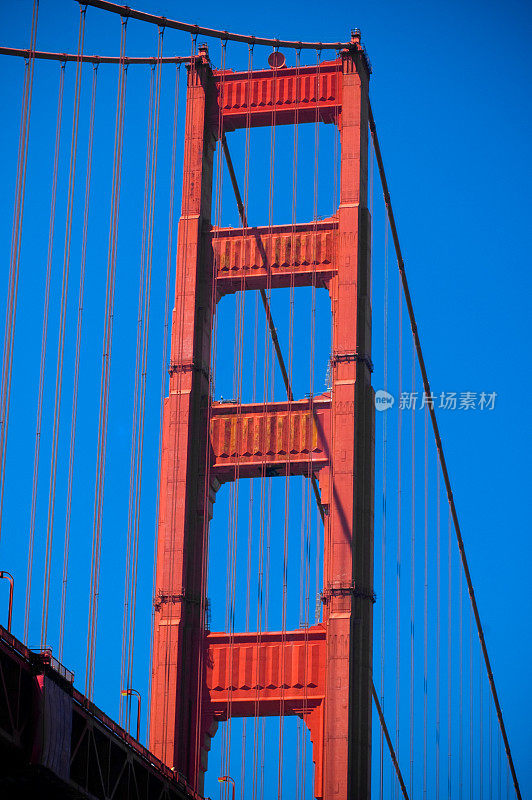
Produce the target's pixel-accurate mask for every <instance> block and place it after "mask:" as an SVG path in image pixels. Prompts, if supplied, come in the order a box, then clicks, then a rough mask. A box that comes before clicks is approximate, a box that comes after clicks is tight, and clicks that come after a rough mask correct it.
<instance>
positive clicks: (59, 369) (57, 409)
mask: <svg viewBox="0 0 532 800" xmlns="http://www.w3.org/2000/svg"><path fill="white" fill-rule="evenodd" d="M84 36H85V9H84V8H82V7H81V6H80V18H79V33H78V53H79V54H80V55H81V54H82V53H83V43H84ZM81 71H82V63H81V61H78V63H77V67H76V81H75V87H74V110H73V116H72V137H71V142H70V164H69V171H68V193H67V212H66V222H65V244H64V253H63V276H62V282H61V307H60V313H59V341H58V346H57V366H56V375H55V397H54V418H53V419H54V422H53V432H52V453H51V459H50V485H49V491H48V519H47V526H46V557H45V568H44V588H43V607H42V617H41V648H44V647H46V638H47V632H48V606H49V601H50V576H51V566H52V546H53V534H54V518H55V493H56V480H57V456H58V450H59V425H60V420H61V394H62V384H63V363H64V354H65V335H66V318H67V308H68V276H69V269H70V245H71V241H72V216H73V213H74V187H75V180H76V153H77V143H78V123H79V106H80V96H81Z"/></svg>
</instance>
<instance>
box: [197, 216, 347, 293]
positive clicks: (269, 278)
mask: <svg viewBox="0 0 532 800" xmlns="http://www.w3.org/2000/svg"><path fill="white" fill-rule="evenodd" d="M337 231H338V221H337V220H336V219H335V218H330V219H326V220H319V221H317V222H308V223H303V224H298V225H274V226H271V227H267V226H264V227H256V228H213V230H212V247H213V251H214V263H215V268H216V282H217V288H218V292H219V294H220V295H224V294H229V293H232V292H237V291H239V290H241V289H268V288H272V289H277V288H285V287H290V286H317V287H324V286H326V285H327V283H328V281H330V279H331V278H332V277H333V276H334V275H335V274H336V250H337V235H338V234H337Z"/></svg>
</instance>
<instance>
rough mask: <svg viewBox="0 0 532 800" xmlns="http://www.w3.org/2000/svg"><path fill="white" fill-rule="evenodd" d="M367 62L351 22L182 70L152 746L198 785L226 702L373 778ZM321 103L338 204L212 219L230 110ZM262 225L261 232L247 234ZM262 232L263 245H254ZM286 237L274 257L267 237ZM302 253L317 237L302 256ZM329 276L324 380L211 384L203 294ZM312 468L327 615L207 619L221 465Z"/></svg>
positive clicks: (354, 775)
mask: <svg viewBox="0 0 532 800" xmlns="http://www.w3.org/2000/svg"><path fill="white" fill-rule="evenodd" d="M368 81H369V68H368V64H367V60H366V58H365V55H364V52H363V50H362V48H361V46H360V43H359V39H358V37H357V36H356V35H355V36H354V38H353V43H352V47H350V48H349V49H347V50H345V51H343V52H341V54H340V56H339V58H338V59H336V60H334V61H328V62H321V63H320V65H319V68H318V67H317V66H314V67H300V68H299V69H297V70H296V69H295V68H283V69H274V70H261V71H255V72H252V73H251V74H248V73H247V72H243V73H238V72H232V71H225V72H223V73H222V72H213V71H212V69H211V66H210V64H209V60H208V55H207V52H206V50H200V58H199V59H198V60H197V61H196V62H195V64H193V65H192V66H191V67H190V69H189V72H188V88H187V112H186V130H185V150H184V176H183V198H182V207H181V219H180V222H179V233H178V255H177V277H176V296H175V307H174V312H173V318H172V346H171V347H172V349H171V368H170V393H169V397H168V398H167V399H166V401H165V408H164V422H163V451H162V462H161V463H162V466H161V496H160V517H159V541H158V555H157V575H156V597H155V630H154V647H153V675H152V698H151V733H150V749H151V750H152V752H153V753H155V754H156V755H157V756H159V757H160V758H161V759H162V760H163V761H165V762H166V763H167V764H169V765H170V766H174V767H175V768H176V769H177V770H179V771H180V772H182V773H183V774H184V775H185V776H186V777H187V779H188V780H189V782H190V783H191V784H192V785H193V786H196V787H197V789H198V790H199V791H201V790H202V786H203V773H204V771H205V769H206V761H207V758H206V757H207V751H208V748H209V737H210V736H212V735H213V734H214V731H215V729H216V722H217V721H218V720H223V719H224V718H225V715H226V714H227V703H228V699H229V695H230V698H231V714H232V716H233V717H235V716H250V715H253V714H254V713H256V709H257V708H258V713H259V715H271V716H279V715H280V714H281V713H283V714H291V715H299V716H301V717H303V719H304V720H305V722H306V724H307V725H308V727H309V729H310V733H311V738H312V742H313V758H314V763H315V776H314V794H315V796H316V797H317V798H324V800H346V798H356V799H357V800H362V799H363V798H369V796H370V764H371V685H372V603H373V464H374V402H373V390H372V387H371V360H370V353H371V307H370V217H369V212H368V209H367V171H368V170H367V161H368V155H367V151H368ZM296 109H297V119H298V121H299V122H310V121H314V120H315V119H316V115H317V114H318V115H319V117H318V118H319V119H320V120H322V121H324V122H330V123H337V124H338V125H339V128H340V133H341V181H340V184H341V185H340V206H339V208H338V210H337V212H336V214H335V215H334V216H333V217H332V218H330V219H329V220H326V221H323V222H318V223H312V224H301V225H296V226H293V225H287V226H286V227H283V226H276V228H275V232H273V233H272V231H271V228H268V227H265V228H253V229H251V228H248V229H245V230H238V229H214V228H213V226H212V225H211V196H212V171H213V152H214V148H215V144H216V141H217V139H218V138H219V136H220V134H221V133H224V134H225V133H226V132H230V131H233V130H235V129H237V128H242V127H245V126H246V125H251V126H267V125H271V124H272V122H273V118H274V115H275V124H276V125H279V124H293V123H294V121H295V118H296ZM257 243H259V244H260V246H259V245H257ZM259 250H260V253H259ZM280 252H282V253H283V254H284V256H283V258H280V257H279V255H278V254H279V253H280ZM304 253H306V254H308V253H311V254H312V257H311V258H310V259H309V258H308V257H307V256H306V255H303V254H304ZM291 281H292V282H293V285H295V286H303V285H311V283H312V281H317V283H316V285H317V286H321V287H324V288H327V289H328V291H329V294H330V297H331V304H332V316H333V356H332V393H331V395H330V396H329V395H327V396H323V397H321V398H314V399H313V400H308V399H304V400H297V399H296V400H291V401H290V400H287V401H286V402H283V403H269V404H268V405H267V406H265V405H264V404H262V403H261V404H257V405H245V404H235V405H227V404H223V405H220V404H217V403H216V402H212V401H211V398H210V357H211V329H212V312H213V306H214V304H215V303H216V301H217V299H218V298H219V297H221V296H222V295H223V294H224V293H228V292H234V291H236V290H238V289H240V288H245V289H259V288H266V287H267V286H271V287H273V288H275V287H278V286H290V285H291ZM265 463H267V464H268V465H276V466H278V467H280V468H281V469H279V472H280V473H281V474H292V475H293V474H308V472H309V469H310V470H311V471H312V472H313V473H314V474H315V476H316V477H317V479H318V481H319V486H320V492H321V503H322V507H323V508H324V510H325V532H324V543H325V544H324V546H325V552H324V576H323V587H324V592H323V601H324V606H323V622H322V623H320V624H318V625H315V626H312V627H311V628H307V629H300V630H296V631H292V632H285V633H277V632H266V633H261V634H260V635H259V634H257V633H241V634H239V633H236V634H233V635H231V637H230V636H229V634H227V633H223V632H222V633H211V632H207V631H206V629H205V594H206V585H205V584H206V579H205V576H206V560H207V542H208V523H209V519H210V518H211V516H212V503H213V500H214V493H215V491H216V489H217V487H218V486H219V485H220V483H221V482H224V481H230V480H233V479H234V478H235V474H236V471H237V470H238V474H239V476H240V477H246V476H249V477H252V476H257V475H261V474H264V464H265Z"/></svg>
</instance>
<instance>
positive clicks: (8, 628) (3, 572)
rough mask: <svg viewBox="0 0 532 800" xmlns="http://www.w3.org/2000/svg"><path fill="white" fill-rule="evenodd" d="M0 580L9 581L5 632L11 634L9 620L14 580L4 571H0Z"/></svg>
mask: <svg viewBox="0 0 532 800" xmlns="http://www.w3.org/2000/svg"><path fill="white" fill-rule="evenodd" d="M0 578H5V579H6V580H8V581H9V608H8V612H7V630H8V632H9V633H11V618H12V617H13V587H14V585H15V580H14V578H13V576H12V575H11V573H10V572H6V571H5V570H4V569H3V570H0Z"/></svg>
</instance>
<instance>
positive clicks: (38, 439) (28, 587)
mask: <svg viewBox="0 0 532 800" xmlns="http://www.w3.org/2000/svg"><path fill="white" fill-rule="evenodd" d="M64 85H65V65H64V64H62V65H61V71H60V77H59V97H58V102H57V119H56V129H55V148H54V162H53V164H54V165H53V172H52V191H51V200H50V224H49V227H48V256H47V263H46V281H45V288H44V303H43V320H42V336H41V359H40V367H39V390H38V395H37V418H36V423H35V446H34V452H33V481H32V489H31V513H30V530H29V535H28V540H29V544H28V566H27V577H26V603H25V612H24V643H25V644H26V645H27V643H28V634H29V623H30V607H31V589H32V574H33V550H34V543H35V522H36V516H37V489H38V485H39V462H40V448H41V425H42V409H43V398H44V371H45V367H46V345H47V342H48V316H49V310H50V283H51V277H52V257H53V251H54V230H55V206H56V197H57V176H58V167H59V148H60V144H61V122H62V118H63V92H64Z"/></svg>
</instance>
